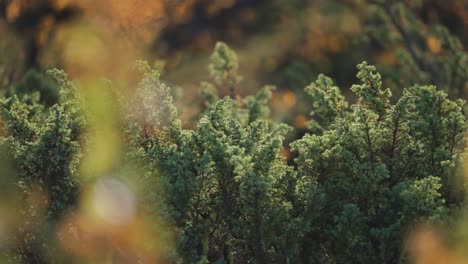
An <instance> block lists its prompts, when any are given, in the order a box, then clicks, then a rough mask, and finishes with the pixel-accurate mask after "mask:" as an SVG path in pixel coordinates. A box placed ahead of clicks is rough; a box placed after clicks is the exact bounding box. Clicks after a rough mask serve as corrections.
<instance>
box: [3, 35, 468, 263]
mask: <svg viewBox="0 0 468 264" xmlns="http://www.w3.org/2000/svg"><path fill="white" fill-rule="evenodd" d="M137 68H138V69H139V70H140V71H141V73H142V78H141V81H140V82H139V84H138V86H137V89H136V91H135V93H133V94H132V96H130V98H121V99H122V102H124V104H123V105H122V107H123V109H124V110H125V111H124V113H126V116H125V117H124V122H123V128H122V130H123V134H124V140H125V144H126V146H127V149H126V152H125V153H124V154H125V155H124V156H125V160H124V161H123V162H124V163H125V164H127V163H128V164H134V165H135V166H136V167H138V168H139V170H140V171H141V172H142V173H141V176H140V177H139V178H137V179H135V180H137V181H139V182H140V183H141V185H142V186H144V189H143V190H144V194H143V196H144V201H143V202H142V206H143V207H144V208H145V212H149V213H150V214H151V216H153V217H154V219H158V220H161V221H164V222H167V223H169V225H170V227H171V230H170V231H171V232H173V233H174V235H175V239H176V247H175V248H174V249H172V250H170V254H169V256H167V258H168V259H169V260H170V261H172V262H174V263H397V262H400V261H404V260H405V255H404V253H403V251H402V241H403V240H404V239H405V235H406V234H407V232H408V230H411V228H412V226H414V225H415V224H416V223H418V222H419V221H431V222H433V223H439V222H443V221H448V220H450V217H451V214H452V213H453V212H454V210H456V209H457V208H459V206H460V205H461V204H462V203H463V201H464V195H463V193H461V192H460V190H459V189H457V188H456V186H455V183H456V181H455V180H456V179H455V176H456V165H457V164H459V163H461V158H462V148H463V147H464V144H465V142H464V139H463V135H464V133H466V128H467V124H466V121H465V117H464V115H463V113H462V108H463V107H464V104H465V102H464V101H462V100H457V101H452V100H450V99H448V96H447V94H446V93H445V92H443V91H441V90H437V89H436V87H434V86H429V85H414V86H412V87H410V88H407V89H404V90H403V92H402V94H401V96H399V97H398V98H392V97H391V93H390V89H388V88H384V87H383V84H382V80H381V76H380V74H379V73H377V72H376V68H375V67H374V66H371V65H368V64H367V63H366V62H363V63H361V64H360V65H358V67H357V68H358V73H357V78H358V80H359V83H358V84H355V85H353V86H352V88H351V90H352V91H353V92H354V93H355V94H356V96H357V98H358V100H357V102H356V103H354V104H350V103H348V102H347V100H346V99H345V97H344V96H343V95H342V94H341V92H340V89H339V88H338V87H337V86H335V85H334V83H333V81H332V80H331V79H330V78H328V77H326V76H324V75H319V76H318V79H317V80H316V81H315V82H312V83H311V84H310V85H309V86H307V87H306V89H305V91H306V92H307V93H308V94H309V95H310V96H311V99H312V102H311V106H312V112H311V117H312V121H311V122H310V131H311V134H306V135H305V136H304V137H303V138H301V139H299V140H296V141H294V142H293V143H292V144H291V147H292V150H293V151H294V152H295V153H296V157H295V159H294V163H293V165H294V166H292V165H288V163H287V161H286V159H285V157H283V156H282V154H281V151H282V150H283V148H284V141H285V136H286V135H287V133H288V131H290V128H289V127H287V126H286V125H284V124H277V123H274V122H272V121H270V120H268V119H267V118H268V114H269V108H268V101H269V100H270V98H271V97H272V91H273V88H272V87H270V86H265V87H264V88H262V89H260V90H259V92H258V93H256V94H254V95H250V96H247V97H245V98H242V97H240V96H238V95H236V94H235V93H233V92H232V91H233V90H231V93H230V94H229V95H230V96H227V97H224V98H221V99H220V98H219V97H220V96H218V91H217V90H216V89H223V88H224V85H228V87H235V86H237V85H238V84H239V80H240V79H239V77H238V75H237V68H238V65H237V59H236V56H235V53H234V52H233V51H232V50H230V49H229V47H227V45H225V44H222V43H220V44H218V45H216V47H215V52H214V54H213V56H212V64H211V66H210V72H211V74H212V76H211V77H212V78H213V79H214V82H215V83H216V85H214V84H211V83H208V82H204V83H202V87H203V88H204V92H203V94H202V95H203V97H204V98H205V105H206V110H205V111H204V112H203V114H202V115H201V117H200V119H199V121H198V122H197V125H196V126H195V128H193V129H185V128H183V126H182V122H181V121H180V120H179V118H178V115H177V109H176V108H175V106H174V104H173V98H172V96H171V91H170V88H169V87H168V86H167V85H165V84H164V83H163V82H162V81H161V80H160V78H159V73H158V71H157V70H154V69H152V68H151V67H150V66H149V65H148V64H147V63H144V62H139V63H138V64H137ZM49 74H51V75H52V76H53V77H54V78H55V80H56V82H57V83H58V85H59V87H60V89H61V90H60V93H59V98H58V100H57V102H55V103H54V104H52V105H48V104H47V103H46V102H44V101H40V100H39V98H43V97H42V96H30V95H29V92H25V95H24V94H23V92H22V90H21V89H12V90H11V93H12V94H11V95H9V96H8V97H4V98H1V100H0V106H1V121H2V127H4V128H3V130H4V131H3V132H4V134H2V136H1V137H0V149H7V150H8V151H7V153H8V156H9V157H2V161H3V160H7V159H9V160H12V161H13V168H12V173H13V175H14V182H15V184H16V185H18V186H19V189H20V190H21V194H22V195H23V197H24V198H25V199H26V197H28V195H30V194H31V193H32V192H34V191H36V190H37V189H38V190H40V191H41V192H42V193H44V194H45V196H46V197H47V198H48V203H47V206H46V208H45V210H44V219H45V220H43V222H40V223H39V224H44V223H45V225H44V226H46V228H44V229H45V230H44V231H42V232H41V231H35V232H33V231H30V230H27V229H22V230H23V231H24V234H22V235H23V236H22V238H23V237H24V239H23V241H21V246H18V247H17V248H15V249H14V250H13V251H12V252H11V254H10V255H11V258H12V259H14V260H15V261H17V262H18V261H23V262H31V263H37V262H45V261H48V260H50V259H52V257H51V256H52V255H53V251H54V248H53V246H51V245H50V244H49V243H47V241H46V239H47V233H48V232H53V230H55V229H54V225H55V224H56V223H57V222H56V221H57V220H58V219H59V218H60V217H63V215H64V214H65V213H66V212H68V211H70V210H72V209H73V208H74V207H75V206H76V198H77V196H78V195H79V193H80V182H79V180H78V179H79V177H78V170H77V168H78V166H79V165H80V162H81V156H82V155H83V152H84V150H83V149H84V146H85V144H84V143H86V142H87V140H88V138H89V137H92V135H89V134H88V133H86V134H85V133H84V129H85V126H86V123H87V122H86V120H85V119H84V117H83V114H82V111H83V108H84V107H86V105H85V104H84V102H83V101H82V99H81V97H79V95H78V92H77V91H76V87H75V86H74V84H73V83H72V82H70V81H69V80H68V79H67V76H66V74H65V73H64V72H63V71H60V70H52V71H50V72H49ZM25 91H31V90H29V88H28V89H26V90H25ZM39 95H40V92H39ZM124 99H127V100H124ZM44 104H45V105H44ZM20 210H22V212H23V214H24V215H25V218H27V219H31V221H37V219H36V218H33V215H34V214H37V213H38V211H37V210H38V209H37V208H30V207H27V206H25V207H23V208H21V209H20ZM28 217H29V218H28ZM20 229H21V227H20ZM165 236H166V234H162V235H161V237H165ZM154 239H155V240H157V239H158V238H154ZM159 239H160V238H159ZM9 253H10V252H9Z"/></svg>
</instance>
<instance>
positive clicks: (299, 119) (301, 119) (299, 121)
mask: <svg viewBox="0 0 468 264" xmlns="http://www.w3.org/2000/svg"><path fill="white" fill-rule="evenodd" d="M306 122H307V117H305V116H304V115H298V116H296V119H295V120H294V124H295V126H296V127H297V128H305V127H306Z"/></svg>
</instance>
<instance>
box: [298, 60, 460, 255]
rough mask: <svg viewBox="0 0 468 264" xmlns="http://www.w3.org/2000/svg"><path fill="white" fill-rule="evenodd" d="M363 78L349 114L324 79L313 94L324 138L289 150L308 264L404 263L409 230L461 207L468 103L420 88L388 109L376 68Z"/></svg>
mask: <svg viewBox="0 0 468 264" xmlns="http://www.w3.org/2000/svg"><path fill="white" fill-rule="evenodd" d="M358 70H359V71H358V74H357V77H358V79H359V80H360V83H359V84H356V85H353V86H352V88H351V90H352V91H353V92H354V93H355V94H356V95H357V96H358V98H359V99H358V102H357V103H355V104H353V105H351V106H350V107H346V105H347V104H346V102H345V101H344V99H343V97H342V96H341V95H340V93H339V90H338V89H336V87H334V86H333V83H332V82H331V80H330V79H328V78H327V77H324V76H319V79H318V80H317V81H316V82H315V83H313V84H312V85H311V86H309V88H308V89H307V91H308V92H309V93H310V94H311V95H312V98H313V104H312V105H313V108H314V110H313V115H312V116H313V118H314V123H313V124H315V125H314V128H316V127H319V128H321V130H322V131H321V133H320V134H311V135H306V136H305V137H304V138H302V139H300V140H298V141H296V142H294V143H293V144H292V149H293V150H294V151H296V152H297V154H298V156H297V158H296V159H295V162H296V164H297V166H298V173H299V178H298V181H297V200H296V204H295V205H296V208H295V209H296V210H298V212H297V215H298V216H297V219H294V221H295V222H298V223H300V225H299V226H301V227H303V228H302V229H301V231H300V237H302V239H301V240H299V244H298V250H297V251H298V258H299V260H298V261H299V262H302V263H344V262H348V263H397V262H398V261H400V260H401V259H402V258H403V257H404V256H403V255H402V253H403V252H402V251H401V247H402V241H403V239H404V236H405V234H406V232H407V228H409V227H410V226H411V225H412V224H414V223H416V222H417V221H420V220H423V219H424V220H428V219H429V220H431V221H442V219H444V217H446V216H447V214H448V212H449V211H450V210H451V209H452V208H453V207H454V206H455V205H456V204H459V203H460V202H461V201H462V197H461V193H460V189H457V186H455V185H454V184H455V182H456V174H455V170H454V167H455V166H456V165H457V163H459V162H460V161H461V154H462V153H461V149H462V146H463V142H462V140H463V135H464V132H465V131H466V130H465V129H466V122H465V118H464V116H463V113H462V107H463V105H464V102H463V101H462V100H458V101H450V100H449V99H447V94H446V93H445V92H443V91H437V90H436V88H435V87H434V86H421V85H416V86H413V87H410V88H407V89H405V90H404V91H403V95H402V96H401V97H400V98H399V99H398V100H396V103H395V104H391V103H390V102H391V101H392V100H390V99H391V98H390V97H391V93H390V90H389V89H386V88H383V87H382V82H381V77H380V74H378V73H376V72H375V67H374V66H370V65H367V64H366V63H365V62H364V63H362V64H360V65H358Z"/></svg>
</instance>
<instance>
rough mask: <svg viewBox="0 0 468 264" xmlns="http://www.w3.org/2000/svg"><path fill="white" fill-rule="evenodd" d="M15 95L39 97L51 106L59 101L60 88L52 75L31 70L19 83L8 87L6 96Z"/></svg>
mask: <svg viewBox="0 0 468 264" xmlns="http://www.w3.org/2000/svg"><path fill="white" fill-rule="evenodd" d="M14 95H16V96H18V97H20V98H23V97H28V96H29V97H38V98H37V100H38V101H39V102H40V103H41V104H44V105H46V106H49V107H50V106H52V105H54V104H55V103H57V102H58V100H59V89H58V87H57V85H56V84H55V83H54V81H53V80H52V79H51V78H50V77H48V76H44V75H42V74H40V73H38V72H37V71H35V70H29V71H28V72H27V73H26V74H25V75H24V77H23V79H22V80H21V81H20V82H19V83H18V84H16V85H13V86H10V87H9V88H8V89H6V91H5V97H12V96H14Z"/></svg>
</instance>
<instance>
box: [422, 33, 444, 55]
mask: <svg viewBox="0 0 468 264" xmlns="http://www.w3.org/2000/svg"><path fill="white" fill-rule="evenodd" d="M426 42H427V47H428V48H429V50H430V51H431V53H433V54H438V53H440V51H441V50H442V44H441V43H440V41H439V40H438V39H437V38H436V37H434V36H429V37H428V38H427V40H426Z"/></svg>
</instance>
